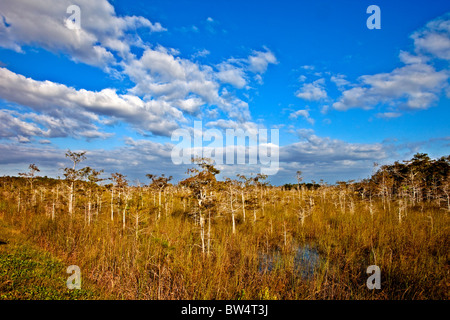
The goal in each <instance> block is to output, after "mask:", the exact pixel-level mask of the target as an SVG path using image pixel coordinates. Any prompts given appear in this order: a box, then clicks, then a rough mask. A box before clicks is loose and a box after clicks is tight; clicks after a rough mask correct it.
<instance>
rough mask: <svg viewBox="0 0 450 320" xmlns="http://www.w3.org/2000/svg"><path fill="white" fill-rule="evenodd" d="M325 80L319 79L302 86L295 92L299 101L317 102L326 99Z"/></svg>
mask: <svg viewBox="0 0 450 320" xmlns="http://www.w3.org/2000/svg"><path fill="white" fill-rule="evenodd" d="M324 82H325V79H323V78H321V79H319V80H316V81H314V82H312V83H306V84H304V85H303V86H302V87H301V88H300V89H299V90H298V91H297V92H296V94H295V95H296V96H297V97H298V98H300V99H304V100H310V101H318V100H323V99H326V98H327V97H328V95H327V92H326V91H325V89H324Z"/></svg>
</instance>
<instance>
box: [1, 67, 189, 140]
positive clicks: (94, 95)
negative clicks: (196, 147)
mask: <svg viewBox="0 0 450 320" xmlns="http://www.w3.org/2000/svg"><path fill="white" fill-rule="evenodd" d="M0 97H2V98H3V99H5V100H8V101H11V102H14V103H17V104H20V105H23V106H27V107H30V108H32V109H34V110H35V111H37V112H39V113H42V114H43V115H41V116H40V118H36V119H35V120H36V121H41V122H46V123H47V125H49V126H50V127H51V124H56V122H55V121H59V122H61V123H64V124H67V123H70V122H76V123H80V124H83V125H82V126H81V127H82V128H83V127H84V126H85V125H86V124H89V123H92V122H95V121H98V119H99V118H98V117H99V115H100V116H105V117H112V118H116V119H120V120H122V121H125V122H127V123H129V124H131V125H133V126H135V127H136V128H139V129H142V130H145V131H149V132H152V133H154V134H158V135H170V132H171V130H174V129H176V128H177V127H178V125H177V123H176V121H175V120H178V121H183V120H184V117H183V114H182V112H181V111H180V110H178V109H177V108H175V107H173V106H171V105H170V104H169V103H167V102H165V101H162V100H149V101H144V100H142V99H140V98H139V97H136V96H132V95H129V94H117V93H116V92H115V90H113V89H103V90H101V91H99V92H94V91H88V90H85V89H80V90H75V89H74V88H70V87H67V86H65V85H62V84H58V83H54V82H50V81H36V80H33V79H30V78H26V77H24V76H22V75H18V74H15V73H13V72H11V71H9V70H8V69H5V68H0ZM43 117H47V118H46V120H45V121H44V120H43V119H44V118H43ZM71 125H74V124H71ZM91 129H92V130H93V129H96V127H91ZM88 135H89V137H92V136H93V134H92V132H88Z"/></svg>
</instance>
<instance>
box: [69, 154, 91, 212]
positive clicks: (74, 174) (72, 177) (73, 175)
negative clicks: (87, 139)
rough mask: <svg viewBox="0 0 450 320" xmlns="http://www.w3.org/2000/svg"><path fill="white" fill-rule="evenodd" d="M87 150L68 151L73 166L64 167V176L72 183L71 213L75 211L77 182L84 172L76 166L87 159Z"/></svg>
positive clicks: (70, 196)
mask: <svg viewBox="0 0 450 320" xmlns="http://www.w3.org/2000/svg"><path fill="white" fill-rule="evenodd" d="M85 154H86V151H83V152H72V151H70V149H69V150H67V152H66V158H69V159H70V160H71V161H72V163H73V166H72V168H69V167H67V168H64V176H65V177H66V180H67V181H68V182H69V183H70V187H69V190H70V194H69V214H70V215H72V213H73V203H74V196H75V182H76V181H77V180H78V179H79V178H80V176H81V174H82V169H81V170H77V169H76V166H77V164H79V163H80V162H82V161H84V160H86V156H85Z"/></svg>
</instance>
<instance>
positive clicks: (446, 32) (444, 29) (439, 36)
mask: <svg viewBox="0 0 450 320" xmlns="http://www.w3.org/2000/svg"><path fill="white" fill-rule="evenodd" d="M411 38H412V39H413V40H414V46H415V51H416V52H417V53H419V54H421V53H423V54H430V55H432V56H433V57H437V58H440V59H445V60H450V13H446V14H445V15H443V16H441V17H439V18H437V19H434V20H432V21H430V22H428V23H427V24H426V26H425V27H424V28H422V29H421V30H419V31H417V32H414V33H413V34H412V36H411Z"/></svg>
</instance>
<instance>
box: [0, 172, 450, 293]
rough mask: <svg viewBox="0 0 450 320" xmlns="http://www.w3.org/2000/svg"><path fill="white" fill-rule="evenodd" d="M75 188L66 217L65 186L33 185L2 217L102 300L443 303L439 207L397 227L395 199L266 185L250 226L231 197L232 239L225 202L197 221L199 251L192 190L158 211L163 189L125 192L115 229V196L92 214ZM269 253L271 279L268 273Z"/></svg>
mask: <svg viewBox="0 0 450 320" xmlns="http://www.w3.org/2000/svg"><path fill="white" fill-rule="evenodd" d="M56 183H59V187H58V188H59V191H58V192H59V193H58V195H56V191H55V190H56V188H57V185H56ZM79 187H80V189H79V190H77V193H76V198H75V203H74V204H75V206H74V213H73V215H72V216H70V215H69V214H68V210H67V188H66V187H65V186H64V182H55V181H51V182H45V181H36V182H35V186H34V189H30V188H27V187H26V186H25V185H24V184H23V181H20V180H11V181H4V182H3V183H2V184H1V188H0V192H1V195H2V196H1V199H0V217H1V219H3V220H4V221H6V222H7V223H10V224H12V225H14V226H15V227H16V228H19V229H20V230H21V232H22V233H24V234H26V235H27V237H29V238H30V239H33V240H34V241H35V242H36V243H37V244H38V245H39V246H40V247H42V248H45V249H46V250H47V251H49V252H51V253H53V254H54V255H56V256H58V257H60V258H61V259H63V260H64V261H65V262H67V263H68V264H75V265H78V266H79V267H80V268H81V271H82V275H83V276H84V277H88V278H89V280H90V281H92V282H93V283H95V284H96V287H97V288H98V289H99V290H100V291H101V292H102V295H103V296H104V297H108V298H113V299H448V292H449V290H448V286H449V250H448V244H449V243H450V242H449V234H450V233H449V220H448V212H447V211H446V210H445V209H443V208H440V207H438V206H437V205H436V203H433V202H426V203H421V204H419V205H416V206H408V207H407V212H406V214H404V215H403V216H402V219H401V221H400V220H399V215H398V212H399V210H400V205H402V204H400V203H399V201H398V200H396V199H393V200H391V203H390V205H389V207H387V206H384V205H383V204H382V203H381V200H378V199H372V201H371V202H369V201H368V200H367V199H366V200H363V199H361V198H360V196H359V195H358V194H355V193H354V192H352V191H351V190H347V189H346V190H344V191H342V190H340V189H338V188H336V187H332V186H323V187H321V188H319V189H318V190H303V191H300V192H297V190H291V191H283V190H281V189H280V188H271V187H267V188H265V189H264V190H262V191H261V190H256V191H255V190H254V191H250V190H249V194H250V195H251V192H253V194H254V196H255V199H256V200H255V202H254V203H250V202H249V203H246V219H245V222H244V217H243V212H242V207H239V205H240V206H242V203H241V202H240V197H237V198H236V199H237V200H236V203H235V205H236V208H238V209H237V210H236V212H235V219H236V230H235V232H234V233H233V232H232V218H231V213H230V211H229V207H228V204H227V203H228V201H229V198H228V196H227V195H226V194H225V193H224V192H223V191H215V192H214V194H213V198H212V199H213V200H212V202H213V206H211V207H210V208H209V209H204V210H203V211H202V215H203V217H204V219H205V220H204V221H205V223H204V225H203V235H204V241H205V248H207V249H208V250H207V251H205V252H203V251H202V237H201V235H202V226H201V224H199V221H198V208H197V207H196V206H195V201H193V200H190V201H187V200H185V198H184V197H183V196H184V195H185V191H182V190H180V189H179V188H175V187H173V188H169V189H167V190H166V192H164V194H163V195H162V208H159V207H158V194H157V191H152V190H150V189H148V188H132V187H129V188H128V189H127V190H128V194H129V196H128V200H127V202H126V203H125V202H124V201H122V202H114V206H115V207H114V212H115V213H114V214H115V216H114V221H111V206H110V203H111V196H110V192H109V191H108V190H107V189H106V188H104V187H100V188H98V189H96V190H95V191H94V193H93V195H94V196H93V197H92V199H93V201H92V206H91V209H90V213H89V212H88V210H89V208H88V206H87V203H88V198H87V197H88V193H87V191H86V190H84V189H83V188H82V187H83V186H82V185H80V186H79ZM19 189H20V191H19ZM155 195H156V196H155ZM97 196H98V197H97ZM19 197H20V199H21V200H20V207H18V206H19ZM124 199H125V198H124V197H123V198H122V200H124ZM155 199H156V201H155ZM100 203H101V208H100ZM159 209H161V218H160V219H158V218H157V216H158V212H159ZM124 214H125V228H124V227H123V221H124V220H123V215H124ZM255 217H256V219H255ZM305 245H307V246H308V248H310V249H311V250H313V251H314V252H317V253H318V254H319V257H320V261H319V262H318V263H317V266H316V269H315V270H314V273H313V274H312V276H311V277H304V276H301V273H299V272H298V270H297V269H298V268H299V266H298V261H296V260H295V254H296V252H297V251H296V250H297V249H298V248H299V247H300V248H302V247H303V246H305ZM274 254H276V257H277V258H276V260H274V262H273V263H272V265H271V266H270V268H268V269H271V270H265V269H264V268H262V267H261V266H262V263H263V262H264V259H266V260H267V259H268V257H269V259H271V257H273V255H274ZM373 264H375V265H377V266H379V267H380V269H381V289H380V290H369V289H368V288H367V286H366V280H367V278H368V276H369V275H367V274H366V269H367V267H368V266H369V265H373ZM266 269H267V268H266Z"/></svg>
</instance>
